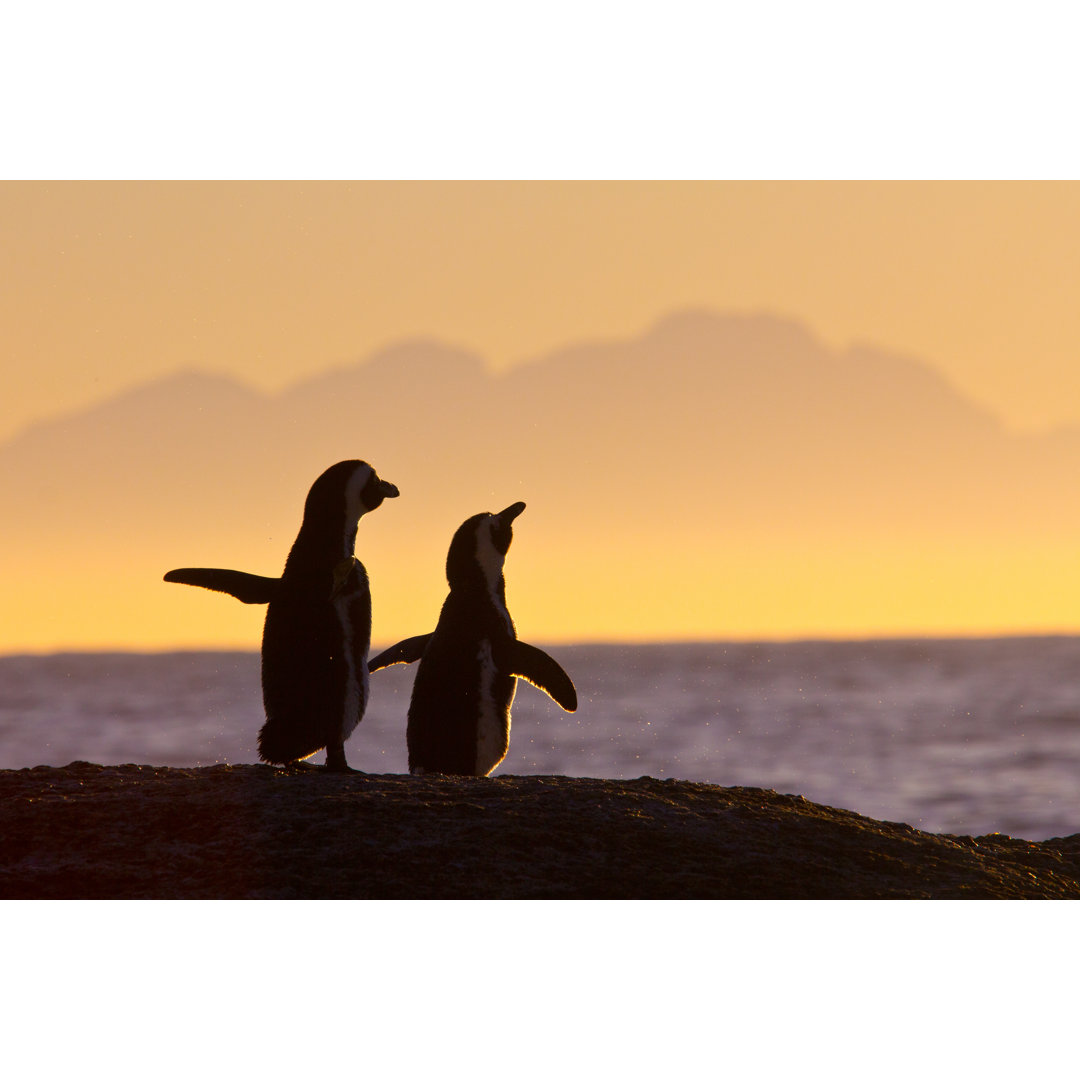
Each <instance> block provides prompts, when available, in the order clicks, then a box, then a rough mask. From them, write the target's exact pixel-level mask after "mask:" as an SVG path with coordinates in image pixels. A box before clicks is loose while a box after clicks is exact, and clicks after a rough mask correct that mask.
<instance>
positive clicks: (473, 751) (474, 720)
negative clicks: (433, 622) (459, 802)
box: [406, 627, 516, 776]
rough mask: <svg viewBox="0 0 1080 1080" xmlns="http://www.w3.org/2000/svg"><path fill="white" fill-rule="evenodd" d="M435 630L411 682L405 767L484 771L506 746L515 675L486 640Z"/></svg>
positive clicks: (467, 772) (495, 762)
mask: <svg viewBox="0 0 1080 1080" xmlns="http://www.w3.org/2000/svg"><path fill="white" fill-rule="evenodd" d="M440 630H442V628H441V627H440V629H439V630H436V633H435V635H434V636H433V637H432V640H431V643H430V645H429V646H428V648H427V649H426V650H425V653H424V656H423V658H422V659H421V661H420V666H419V668H418V670H417V672H416V679H415V681H414V682H413V690H412V698H411V700H410V702H409V719H408V727H407V729H406V743H407V745H408V750H409V772H411V773H414V774H419V773H432V772H435V773H446V774H449V775H452V776H487V774H488V773H490V772H491V771H492V770H493V769H494V768H495V767H496V766H497V765H498V764H499V763H500V762H501V761H502V760H503V758H504V757H506V752H507V749H508V748H509V745H510V705H511V703H512V701H513V699H514V690H515V686H516V679H514V678H513V676H510V675H507V674H505V673H504V672H503V671H501V670H500V667H499V664H498V652H499V651H500V650H499V649H498V647H497V645H496V644H495V643H493V642H492V641H491V640H490V639H485V638H481V639H477V638H476V637H473V636H472V635H460V636H459V635H457V634H455V633H453V632H442V633H440Z"/></svg>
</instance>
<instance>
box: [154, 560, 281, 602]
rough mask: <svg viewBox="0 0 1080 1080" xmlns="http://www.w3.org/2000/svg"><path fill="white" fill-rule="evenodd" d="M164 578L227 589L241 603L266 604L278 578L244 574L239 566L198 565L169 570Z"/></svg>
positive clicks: (203, 587) (225, 591) (275, 590)
mask: <svg viewBox="0 0 1080 1080" xmlns="http://www.w3.org/2000/svg"><path fill="white" fill-rule="evenodd" d="M165 580H166V581H174V582H176V583H177V584H179V585H198V586H199V588H201V589H213V590H214V592H223V593H228V594H229V596H235V597H236V599H237V600H239V601H241V603H244V604H269V603H270V601H271V600H273V598H274V596H275V595H276V593H277V589H278V585H279V584H280V582H281V579H280V578H270V577H260V576H259V575H258V574H247V573H245V572H244V571H243V570H216V569H211V568H209V567H202V566H185V567H181V568H180V569H179V570H170V571H169V572H168V573H167V574H166V575H165Z"/></svg>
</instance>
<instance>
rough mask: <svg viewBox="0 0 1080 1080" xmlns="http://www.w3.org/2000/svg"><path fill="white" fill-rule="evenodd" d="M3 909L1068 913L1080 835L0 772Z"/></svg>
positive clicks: (260, 783) (329, 783)
mask: <svg viewBox="0 0 1080 1080" xmlns="http://www.w3.org/2000/svg"><path fill="white" fill-rule="evenodd" d="M0 897H3V898H7V899H10V898H45V897H49V898H56V899H62V898H71V899H75V898H102V899H105V898H163V899H164V898H174V899H195V898H206V899H212V898H237V899H239V898H252V899H256V898H265V899H274V898H279V899H319V898H384V899H408V898H413V899H438V898H476V899H482V898H490V899H498V898H505V899H510V898H552V899H557V898H565V899H573V898H595V899H605V898H612V899H619V898H630V899H664V898H673V899H674V898H700V899H710V898H711V899H727V898H730V899H734V898H747V899H785V898H791V899H795V898H808V899H809V898H815V899H843V898H851V899H858V898H864V899H873V898H882V899H885V898H892V899H902V898H916V897H925V898H938V899H946V898H958V899H959V898H968V899H975V898H1022V897H1031V898H1065V897H1080V834H1078V835H1076V836H1071V837H1067V838H1064V839H1056V840H1047V841H1044V842H1042V843H1032V842H1029V841H1026V840H1015V839H1012V838H1010V837H1007V836H1002V835H999V834H995V835H993V836H984V837H978V838H971V837H960V836H937V835H933V834H929V833H922V832H919V831H918V830H916V829H913V828H911V827H910V826H907V825H900V824H892V823H886V822H880V821H874V820H873V819H871V818H866V817H862V816H860V815H858V814H855V813H852V812H850V811H846V810H836V809H832V808H830V807H825V806H819V805H817V804H815V803H811V802H808V801H807V800H805V799H802V798H799V797H796V796H792V795H778V794H777V793H776V792H773V791H761V790H759V789H756V788H721V787H713V786H710V785H707V784H694V783H688V782H684V781H678V780H655V779H651V778H649V777H642V778H641V779H638V780H593V779H583V778H573V777H564V776H501V777H495V778H491V779H452V778H448V777H409V776H398V775H387V776H371V775H360V774H355V775H334V774H330V773H325V772H323V771H322V770H319V769H314V768H312V769H308V770H302V771H295V772H291V773H286V772H283V771H280V770H277V769H272V768H270V767H268V766H262V765H234V766H230V765H217V766H212V767H209V768H198V769H169V768H153V767H150V766H137V765H122V766H101V765H90V764H86V763H84V762H75V763H73V764H71V765H68V766H66V767H65V768H59V769H58V768H49V767H41V768H36V769H21V770H18V771H14V770H7V771H0Z"/></svg>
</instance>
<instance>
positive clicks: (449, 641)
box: [368, 502, 577, 776]
mask: <svg viewBox="0 0 1080 1080" xmlns="http://www.w3.org/2000/svg"><path fill="white" fill-rule="evenodd" d="M524 509H525V504H524V503H522V502H518V503H514V504H513V506H508V507H507V508H506V509H505V510H503V511H502V513H500V514H476V515H474V516H473V517H471V518H469V519H468V520H467V521H466V522H464V523H463V524H462V525H461V527H460V528H459V529H458V530H457V532H456V533H455V534H454V538H453V540H452V541H451V542H450V551H449V554H448V555H447V557H446V577H447V580H448V582H449V583H450V595H449V596H448V597H447V598H446V601H445V603H444V604H443V606H442V612H441V614H440V615H439V622H438V625H437V626H436V627H435V630H434V631H433V632H432V633H430V634H421V635H420V636H419V637H414V638H407V639H406V640H404V641H399V642H398V643H397V644H396V645H393V646H391V647H390V648H389V649H387V650H386V651H385V652H382V653H380V654H379V655H378V656H377V657H375V658H374V659H373V660H372V661H371V662H370V663H369V665H368V667H369V669H370V670H371V671H378V670H379V668H383V667H388V666H389V665H390V664H409V663H412V662H413V661H414V660H419V661H420V667H419V668H418V669H417V672H416V679H415V681H414V682H413V691H412V700H411V701H410V703H409V725H408V732H407V741H408V747H409V772H411V773H413V774H422V773H431V772H437V773H451V774H455V775H459V776H487V774H488V773H490V772H491V771H492V770H493V769H494V768H495V767H496V766H497V765H498V764H499V762H501V761H502V760H503V758H504V757H506V751H507V750H508V749H509V746H510V706H511V704H512V703H513V700H514V691H515V690H516V688H517V679H519V678H521V679H525V680H527V681H528V682H531V683H532V684H533V685H534V686H537V687H539V688H540V689H541V690H543V691H544V692H545V693H546V694H548V695H550V696H551V697H552V698H553V699H554V700H555V701H556V702H558V704H559V705H561V706H562V707H563V708H564V709H566V711H567V712H573V711H574V710H575V709H576V708H577V691H576V690H575V689H574V684H573V682H571V680H570V676H569V675H567V674H566V672H565V671H563V669H562V668H561V667H560V666H559V664H558V663H557V662H556V661H555V660H553V659H552V658H551V657H550V656H548V654H547V653H545V652H543V651H542V650H540V649H537V648H536V647H535V646H533V645H526V644H525V642H523V641H518V639H517V632H516V631H515V629H514V622H513V620H512V619H511V618H510V612H509V611H507V609H506V581H505V579H504V577H503V563H504V561H505V559H506V553H507V551H508V550H509V549H510V541H511V539H512V538H513V530H512V523H513V521H514V518H516V517H517V516H518V515H519V514H520V513H521V512H522V511H523V510H524Z"/></svg>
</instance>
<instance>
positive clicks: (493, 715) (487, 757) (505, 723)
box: [476, 641, 517, 776]
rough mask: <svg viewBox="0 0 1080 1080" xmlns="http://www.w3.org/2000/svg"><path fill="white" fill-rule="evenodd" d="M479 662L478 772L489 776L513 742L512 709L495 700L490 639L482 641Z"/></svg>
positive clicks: (513, 688) (512, 696)
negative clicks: (511, 733) (511, 729)
mask: <svg viewBox="0 0 1080 1080" xmlns="http://www.w3.org/2000/svg"><path fill="white" fill-rule="evenodd" d="M477 660H478V662H479V664H480V701H479V712H478V715H477V718H476V771H477V773H478V774H479V775H480V776H487V774H488V773H489V772H491V770H492V769H494V768H495V766H496V765H498V764H499V762H500V761H502V759H503V758H504V757H506V750H507V747H508V745H509V741H510V708H509V704H508V705H507V708H506V709H505V711H504V710H503V709H502V708H500V707H499V704H498V703H497V702H496V701H495V675H496V668H495V657H494V656H493V655H492V651H491V642H490V641H482V642H481V643H480V652H479V653H478V654H477ZM516 688H517V680H516V679H515V680H513V682H512V685H511V689H510V702H511V703H512V702H513V700H514V690H515V689H516Z"/></svg>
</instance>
